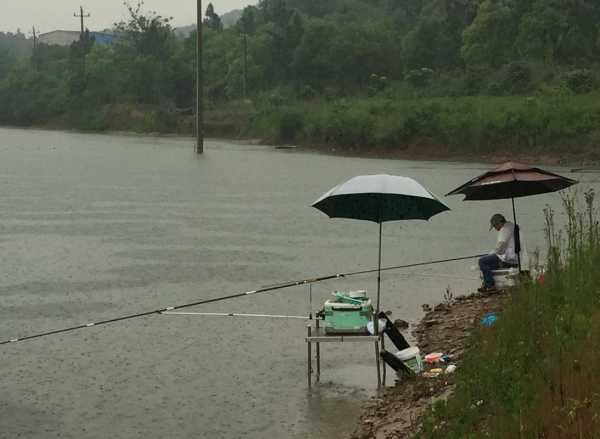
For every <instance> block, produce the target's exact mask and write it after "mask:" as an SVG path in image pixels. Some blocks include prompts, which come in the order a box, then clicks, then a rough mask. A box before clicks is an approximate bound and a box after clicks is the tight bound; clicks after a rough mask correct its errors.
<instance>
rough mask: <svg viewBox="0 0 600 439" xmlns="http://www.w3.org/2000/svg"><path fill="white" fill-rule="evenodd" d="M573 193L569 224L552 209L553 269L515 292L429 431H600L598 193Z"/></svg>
mask: <svg viewBox="0 0 600 439" xmlns="http://www.w3.org/2000/svg"><path fill="white" fill-rule="evenodd" d="M585 199H586V202H587V205H586V207H585V208H584V209H583V210H578V209H577V208H576V206H575V203H574V201H573V200H572V199H566V200H565V208H566V210H567V214H568V215H569V224H568V226H567V228H566V230H563V231H560V232H559V231H556V230H555V229H554V226H553V221H552V218H553V212H547V236H548V241H549V244H550V249H551V251H550V252H549V254H550V256H549V260H548V272H547V273H546V275H545V278H544V282H543V283H532V284H528V285H524V286H523V287H522V288H520V289H519V290H517V291H515V292H514V293H513V294H512V295H511V299H510V301H509V303H508V304H507V305H506V307H505V308H504V311H503V312H502V314H501V315H500V318H499V320H498V321H497V323H496V324H495V325H494V326H493V327H491V328H481V329H480V330H479V331H477V332H476V333H475V335H474V336H473V338H472V340H471V342H470V343H469V346H470V347H469V349H468V350H467V351H466V352H465V355H464V358H463V364H462V366H461V368H460V374H459V375H458V376H457V385H456V389H455V392H454V394H453V396H452V397H451V398H450V399H449V400H447V401H440V402H437V403H436V404H435V405H434V406H433V407H432V409H431V410H430V412H429V413H428V415H427V416H426V418H425V422H424V429H423V431H422V433H421V434H420V437H424V438H439V437H446V438H481V437H490V438H595V437H599V435H600V416H599V413H600V374H599V373H598V371H599V370H600V271H599V270H598V267H600V228H599V225H598V216H597V212H596V211H595V210H594V208H593V193H591V192H588V193H586V194H585Z"/></svg>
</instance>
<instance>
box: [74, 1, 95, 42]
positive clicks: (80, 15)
mask: <svg viewBox="0 0 600 439" xmlns="http://www.w3.org/2000/svg"><path fill="white" fill-rule="evenodd" d="M73 17H76V18H81V38H83V33H84V28H83V19H84V18H88V17H91V14H90V13H87V14H84V13H83V6H80V7H79V14H77V12H75V13H73Z"/></svg>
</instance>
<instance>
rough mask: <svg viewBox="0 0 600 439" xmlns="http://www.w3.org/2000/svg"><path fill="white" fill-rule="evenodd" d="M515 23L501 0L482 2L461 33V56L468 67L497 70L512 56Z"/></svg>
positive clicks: (485, 0)
mask: <svg viewBox="0 0 600 439" xmlns="http://www.w3.org/2000/svg"><path fill="white" fill-rule="evenodd" d="M515 28H516V26H515V21H514V18H513V16H512V11H511V9H510V8H509V7H508V6H506V5H504V4H503V2H502V1H501V0H484V2H483V3H482V4H481V5H480V7H479V9H478V11H477V15H476V17H475V19H474V20H473V22H472V23H471V24H470V25H469V26H467V28H466V29H465V30H464V32H463V46H462V49H461V54H462V57H463V59H464V60H465V63H466V64H467V65H468V66H486V67H497V66H501V65H503V64H505V63H506V62H507V61H508V60H509V59H510V58H511V56H512V51H513V45H514V35H515V30H516V29H515Z"/></svg>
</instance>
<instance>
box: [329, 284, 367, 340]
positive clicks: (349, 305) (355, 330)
mask: <svg viewBox="0 0 600 439" xmlns="http://www.w3.org/2000/svg"><path fill="white" fill-rule="evenodd" d="M365 293H366V292H364V290H361V291H352V292H349V293H344V292H340V291H336V292H335V293H334V295H335V299H333V300H328V301H326V302H325V305H324V308H323V315H324V316H325V333H327V334H363V333H368V330H367V323H369V322H370V321H371V319H372V318H373V305H371V299H369V298H368V297H366V294H365Z"/></svg>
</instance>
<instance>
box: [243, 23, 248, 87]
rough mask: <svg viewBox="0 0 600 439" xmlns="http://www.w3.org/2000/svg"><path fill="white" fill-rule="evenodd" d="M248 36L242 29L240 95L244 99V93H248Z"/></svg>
mask: <svg viewBox="0 0 600 439" xmlns="http://www.w3.org/2000/svg"><path fill="white" fill-rule="evenodd" d="M247 87H248V34H247V33H246V29H244V77H243V78H242V94H243V96H244V99H246V93H247V92H248V88H247Z"/></svg>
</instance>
